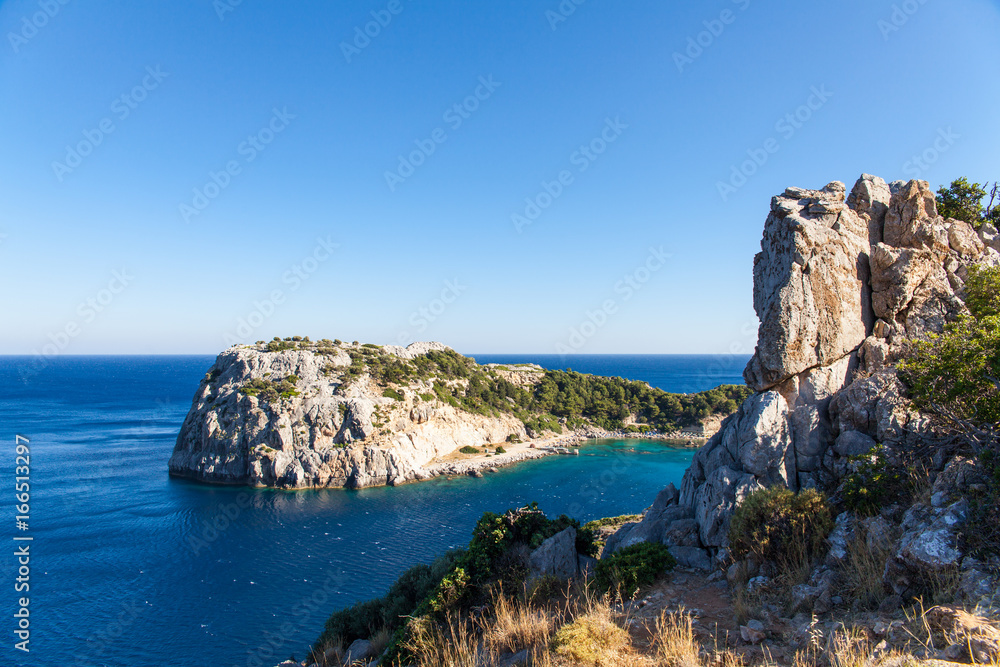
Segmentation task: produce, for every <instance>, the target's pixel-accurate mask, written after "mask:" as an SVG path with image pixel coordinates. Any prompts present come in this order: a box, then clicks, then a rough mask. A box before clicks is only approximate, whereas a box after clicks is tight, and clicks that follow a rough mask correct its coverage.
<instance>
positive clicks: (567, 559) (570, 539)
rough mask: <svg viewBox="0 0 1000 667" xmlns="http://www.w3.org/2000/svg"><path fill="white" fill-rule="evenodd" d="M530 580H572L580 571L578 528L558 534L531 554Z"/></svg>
mask: <svg viewBox="0 0 1000 667" xmlns="http://www.w3.org/2000/svg"><path fill="white" fill-rule="evenodd" d="M529 564H530V566H531V574H530V577H529V579H536V578H538V577H545V576H550V577H557V578H559V579H572V578H573V577H575V576H576V575H577V572H578V571H579V562H578V557H577V553H576V528H573V527H570V528H567V529H566V530H563V531H561V532H559V533H556V534H555V535H553V536H552V537H550V538H549V539H547V540H545V541H544V542H542V544H541V545H540V546H539V547H538V548H537V549H535V550H534V551H533V552H531V556H530V557H529Z"/></svg>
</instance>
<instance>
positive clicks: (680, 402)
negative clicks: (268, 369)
mask: <svg viewBox="0 0 1000 667" xmlns="http://www.w3.org/2000/svg"><path fill="white" fill-rule="evenodd" d="M258 346H260V347H262V348H263V349H266V350H267V351H273V352H280V351H284V350H292V349H296V350H306V351H310V352H313V353H315V354H319V355H325V356H333V355H335V354H337V353H338V352H346V353H347V354H348V355H349V356H350V358H351V363H350V365H349V366H348V367H347V368H346V369H344V368H343V367H337V366H328V367H327V368H326V372H327V373H328V374H330V375H331V376H333V375H339V377H340V380H341V382H342V387H346V386H349V385H350V383H352V382H354V381H356V380H357V379H359V378H361V377H362V376H363V375H366V374H367V375H368V376H369V377H370V378H371V379H372V380H373V381H375V382H376V383H377V384H379V385H381V386H383V387H384V388H383V390H382V393H383V395H384V396H387V397H390V398H395V399H397V400H402V396H403V395H402V393H400V391H399V389H398V388H399V387H400V386H403V385H409V384H411V383H413V382H416V381H418V380H419V381H422V382H425V383H429V384H430V385H431V387H432V389H433V393H423V394H421V395H420V397H421V398H422V399H423V400H425V401H427V400H434V399H437V400H440V401H441V402H443V403H446V404H448V405H451V406H453V407H455V408H459V409H461V410H465V411H467V412H471V413H473V414H480V415H487V416H493V417H495V416H499V415H501V414H512V415H514V416H516V417H517V418H518V419H520V420H521V421H522V422H523V423H524V425H525V427H526V428H527V429H528V430H529V431H531V432H533V433H541V432H543V431H553V432H556V433H561V432H562V430H563V429H562V424H566V425H567V426H568V427H569V428H576V427H579V426H585V425H588V424H592V425H594V426H597V427H599V428H603V429H607V430H620V429H623V428H626V426H625V425H626V423H628V422H629V421H630V420H631V419H634V420H636V421H637V422H638V423H639V424H641V426H633V427H632V429H633V430H658V431H671V430H676V429H678V428H682V427H684V426H691V425H694V424H696V423H699V422H700V421H702V420H704V419H705V418H707V417H710V416H712V415H728V414H731V413H733V412H735V411H736V410H737V408H738V407H739V405H740V403H742V402H743V401H744V400H745V399H746V398H747V397H748V396H749V395H750V394H751V393H752V392H751V391H750V389H749V388H747V387H746V386H743V385H722V386H720V387H717V388H715V389H710V390H708V391H703V392H700V393H697V394H671V393H668V392H665V391H663V390H660V389H655V388H653V387H651V386H649V385H648V384H646V383H644V382H636V381H631V380H625V379H623V378H613V377H603V376H597V375H586V374H583V373H576V372H573V371H550V370H546V371H538V370H536V369H533V368H531V367H506V368H504V367H500V368H501V369H503V370H506V371H507V373H504V372H501V370H498V368H496V367H489V366H480V365H479V364H477V363H476V360H475V359H473V358H471V357H465V356H462V355H461V354H459V353H457V352H455V351H454V350H443V351H439V350H432V351H430V352H428V353H426V354H423V355H420V356H418V357H415V358H414V359H401V358H400V357H397V356H396V355H394V354H390V353H388V352H387V351H385V350H384V349H382V348H381V347H379V346H377V345H372V344H370V343H367V344H365V345H357V344H354V345H351V346H344V347H342V346H343V343H341V342H340V341H331V340H328V339H323V340H320V341H317V342H312V341H310V340H309V338H308V337H301V336H293V337H289V338H285V339H275V340H272V341H271V342H270V343H266V344H265V343H264V342H258ZM510 371H514V372H521V373H526V374H539V375H540V379H539V381H538V382H537V383H536V384H534V385H532V384H531V383H526V384H524V385H522V384H515V383H513V382H511V381H510V380H509V379H507V377H505V375H509V372H510ZM250 389H251V391H253V389H254V388H253V387H251V388H250ZM257 390H258V391H260V390H261V389H260V388H258V389H257ZM244 393H247V392H244ZM279 393H280V392H279ZM251 395H253V394H251Z"/></svg>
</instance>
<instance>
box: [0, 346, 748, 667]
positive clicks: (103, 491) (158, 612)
mask: <svg viewBox="0 0 1000 667" xmlns="http://www.w3.org/2000/svg"><path fill="white" fill-rule="evenodd" d="M481 359H482V360H485V359H486V358H485V357H482V358H481ZM493 359H495V358H493ZM608 359H613V358H601V359H592V360H590V363H591V365H589V366H588V361H587V359H586V358H585V357H580V358H578V359H572V360H571V365H572V367H573V368H574V369H579V370H590V371H592V372H605V373H607V374H623V375H626V376H628V377H630V378H634V379H640V380H646V381H648V382H650V383H652V384H654V385H657V386H662V387H665V388H671V389H674V390H677V389H680V388H683V387H687V386H689V385H692V388H691V389H690V390H700V389H706V388H709V387H711V386H714V385H716V384H718V383H719V382H722V381H725V382H729V381H735V380H736V377H737V375H738V374H737V375H732V376H726V377H725V378H724V379H722V380H718V379H717V378H719V377H722V375H719V373H718V372H717V371H715V370H712V369H711V366H712V364H713V363H714V364H715V365H717V366H720V367H725V366H726V364H728V366H733V367H735V366H736V365H739V364H734V363H733V362H732V360H728V361H726V360H727V358H725V357H722V358H711V357H699V358H696V359H695V358H688V360H686V361H685V360H683V358H679V357H646V358H645V359H646V360H647V361H645V362H643V361H641V359H640V358H638V357H636V358H631V359H632V360H631V361H629V362H628V363H624V364H622V365H621V368H620V369H619V370H617V371H616V370H614V367H613V364H611V362H610V361H608ZM531 360H534V361H538V362H539V363H544V357H534V358H532V359H531ZM212 361H213V359H212V358H211V357H67V358H60V359H55V360H50V361H49V362H48V364H47V366H46V367H45V368H43V369H41V370H39V371H38V372H34V371H30V370H29V372H28V373H27V374H25V372H24V371H25V368H26V360H24V359H20V358H16V357H6V358H4V357H0V424H2V425H3V428H2V432H0V451H2V457H0V471H2V472H0V475H2V476H3V478H4V479H5V480H6V481H4V482H3V483H2V484H0V488H5V489H8V491H6V492H4V493H2V494H0V510H2V512H0V516H2V517H5V518H4V520H3V521H2V522H0V527H2V526H4V525H6V527H3V528H0V539H3V540H5V541H7V543H8V545H9V549H7V550H4V554H5V555H4V556H2V557H0V590H3V591H6V593H4V594H3V595H0V615H2V618H3V619H6V620H3V621H0V636H2V637H3V638H4V640H3V646H2V648H0V664H3V665H53V666H55V665H79V666H85V665H139V666H145V665H149V666H153V665H157V666H159V665H178V666H181V665H183V666H189V665H218V666H228V665H257V664H263V665H273V664H275V663H277V662H279V661H280V660H282V659H285V658H287V657H289V656H290V655H291V654H293V653H294V654H295V655H296V656H298V657H300V658H301V657H302V656H303V655H304V653H305V648H306V647H307V646H308V645H309V644H310V643H311V641H312V640H313V639H315V638H316V636H317V635H318V633H319V631H320V629H321V627H322V624H323V621H324V620H325V619H326V617H327V616H328V615H329V613H330V612H331V611H333V610H335V609H337V608H339V607H342V606H345V605H348V604H350V603H352V602H354V601H356V600H359V599H363V598H368V597H372V596H374V595H378V594H380V593H382V592H384V590H385V589H386V588H387V587H388V585H389V584H390V583H391V582H392V581H393V580H394V579H395V577H396V576H397V575H398V574H399V573H400V572H402V571H403V570H404V569H406V568H407V567H408V566H410V565H412V564H414V563H416V562H420V561H424V562H429V561H430V560H432V559H433V558H434V557H435V556H436V555H437V554H439V553H441V552H442V551H443V550H445V549H448V548H450V547H455V546H460V545H463V544H465V543H466V542H467V541H468V538H469V532H470V530H471V528H472V526H473V524H474V523H475V521H476V519H477V518H478V517H479V516H480V515H481V514H482V513H483V512H484V511H487V510H494V511H503V510H504V509H506V508H508V507H512V506H517V505H521V504H524V503H526V502H529V501H532V500H538V501H540V502H541V503H542V507H543V509H545V510H546V511H547V512H549V513H555V514H558V513H564V512H565V513H568V514H571V515H573V516H575V517H578V518H580V519H582V520H589V519H593V518H597V517H602V516H609V515H617V514H624V513H634V512H639V511H641V510H642V509H643V508H645V507H646V506H648V505H649V504H650V502H651V501H652V500H653V498H654V496H655V495H656V493H657V492H658V491H659V490H660V489H661V488H662V487H663V486H665V485H666V484H667V483H668V482H671V481H673V482H678V481H679V480H680V477H681V475H682V473H683V471H684V469H685V468H686V467H687V464H688V462H689V460H690V458H691V453H690V452H688V451H683V450H676V449H671V448H669V447H665V446H662V445H658V444H655V443H648V442H642V441H602V442H596V443H594V444H591V445H589V446H587V447H585V448H584V449H583V450H582V456H580V457H550V458H547V459H543V460H539V461H534V462H528V463H525V464H523V465H521V466H518V467H516V468H513V469H507V470H504V471H501V472H500V473H499V474H496V475H490V476H487V477H486V478H485V479H479V480H477V479H471V478H463V479H456V480H435V481H432V482H427V483H423V484H416V485H410V486H405V487H401V488H394V489H369V490H364V491H341V490H333V491H308V492H295V493H287V492H274V491H250V490H245V489H239V488H220V487H209V486H202V485H198V484H194V483H190V482H185V481H180V480H173V479H170V478H169V477H168V476H167V473H166V464H167V459H168V458H169V456H170V452H171V450H172V448H173V444H174V439H175V437H176V433H177V430H178V428H179V426H180V424H181V422H182V420H183V418H184V415H185V414H186V412H187V410H188V407H189V404H190V400H191V396H192V394H193V392H194V390H195V388H196V387H197V384H198V381H199V379H200V378H201V376H202V375H203V374H204V373H205V371H206V369H207V368H208V367H209V366H210V365H211V363H212ZM644 364H645V365H644ZM699 367H700V368H702V369H704V370H703V371H699ZM741 367H742V366H741V365H740V368H741ZM597 369H602V370H600V371H598V370H597ZM669 369H674V370H669ZM675 372H676V373H677V376H676V377H672V375H673V374H674V373H675ZM699 378H701V380H703V381H702V383H701V384H697V383H698V382H699V381H701V380H699ZM709 378H711V379H709ZM693 385H697V386H693ZM18 433H19V434H23V435H25V436H27V437H29V438H30V439H31V487H32V488H31V493H32V495H31V514H30V530H29V532H27V533H21V532H18V531H17V530H15V526H14V515H15V510H14V498H13V495H14V492H13V477H14V465H15V464H14V439H15V438H14V436H15V434H18ZM15 534H17V535H30V536H32V537H33V538H34V541H33V542H32V543H31V547H30V548H31V563H30V566H31V574H30V577H31V578H30V586H31V590H30V599H31V604H30V610H31V617H30V618H31V631H32V634H31V644H30V646H31V649H32V650H31V653H30V654H27V655H25V654H23V653H21V652H19V651H15V650H14V649H13V643H14V638H13V635H12V632H13V629H14V625H13V619H12V615H13V613H14V612H15V610H16V607H15V604H16V602H15V593H14V592H13V584H14V578H15V577H16V576H17V573H16V564H15V558H14V557H13V555H12V553H13V551H14V544H15V543H14V541H13V539H12V538H13V537H14V536H15ZM199 540H200V541H199ZM282 628H284V631H282Z"/></svg>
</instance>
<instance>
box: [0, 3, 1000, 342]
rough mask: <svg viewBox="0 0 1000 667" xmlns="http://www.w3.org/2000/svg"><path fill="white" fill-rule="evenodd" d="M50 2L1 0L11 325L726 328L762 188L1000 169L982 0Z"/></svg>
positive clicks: (752, 244)
mask: <svg viewBox="0 0 1000 667" xmlns="http://www.w3.org/2000/svg"><path fill="white" fill-rule="evenodd" d="M63 2H65V4H62V3H61V2H60V1H59V0H41V2H39V0H33V1H32V0H7V1H5V2H2V3H0V35H2V36H3V40H2V43H0V96H2V98H0V235H2V236H0V281H2V284H3V286H4V289H3V290H2V293H0V312H2V314H3V318H2V319H3V326H2V328H0V353H6V354H37V353H43V352H45V353H60V354H90V353H214V352H217V351H218V350H220V349H222V348H224V347H226V346H227V345H228V344H229V343H230V342H232V341H233V340H248V341H253V340H258V339H264V340H267V339H270V338H271V337H273V336H276V335H279V336H286V335H309V336H311V337H313V338H321V337H329V338H341V339H344V340H361V341H371V342H379V343H397V342H403V343H405V342H410V341H412V340H427V339H434V340H441V341H443V342H446V343H448V344H450V345H452V346H453V347H455V348H456V349H459V350H461V351H464V352H480V353H483V352H498V353H499V352H540V353H552V352H557V351H572V352H577V353H615V352H621V353H700V352H704V353H725V352H740V353H747V352H750V351H752V346H753V343H754V340H755V337H756V336H755V331H756V318H755V315H754V313H753V309H752V303H751V298H752V274H751V271H752V264H753V255H754V253H755V252H756V251H757V250H758V249H759V241H760V236H761V231H762V226H763V222H764V219H765V218H766V216H767V212H768V205H769V200H770V197H771V196H772V195H774V194H776V193H778V192H780V191H781V190H783V189H784V188H785V187H786V186H789V185H797V186H803V187H821V186H822V185H824V184H826V183H827V182H829V181H832V180H843V181H845V182H847V183H848V187H850V185H851V184H852V183H853V182H854V180H855V179H857V177H858V176H859V175H860V174H861V173H863V172H868V173H874V174H878V175H880V176H883V177H884V178H886V179H888V180H893V179H899V178H911V177H920V178H924V179H926V180H929V181H930V182H931V184H932V185H933V186H934V187H935V188H936V187H938V186H939V185H941V184H942V183H945V182H948V181H950V180H951V179H953V178H955V177H957V176H960V175H968V176H969V177H971V178H973V179H976V180H980V181H982V180H985V179H993V178H998V177H1000V173H998V172H1000V163H998V160H997V157H996V156H997V155H998V153H1000V151H998V148H1000V126H998V125H997V123H996V113H997V112H996V110H997V108H998V106H1000V105H998V102H1000V79H998V77H997V76H996V72H997V66H998V64H1000V39H998V38H997V35H998V34H1000V7H998V3H997V2H988V1H986V0H951V1H949V2H944V1H943V0H925V1H924V2H923V3H921V2H919V1H918V0H909V1H908V2H906V3H902V2H890V1H887V0H866V1H864V2H862V1H860V0H842V1H841V2H836V3H831V2H827V3H798V2H796V3H791V2H781V3H773V2H772V3H764V2H761V1H759V0H738V1H736V2H734V1H732V0H715V1H713V2H707V3H680V2H663V1H662V0H661V1H658V2H654V1H652V0H635V1H633V2H628V3H610V2H599V1H598V0H587V1H586V2H582V3H581V4H579V5H576V4H575V3H574V2H573V0H567V2H564V3H562V5H560V2H559V1H558V0H549V1H529V2H524V3H469V2H459V1H458V0H435V2H416V1H414V0H397V1H396V2H389V1H388V0H386V1H383V0H377V1H369V0H365V1H356V2H351V3H327V2H309V1H303V2H295V3H277V2H264V1H263V0H243V1H242V2H240V3H239V4H231V3H235V0H219V1H218V2H215V3H213V2H212V1H211V0H198V1H191V0H187V1H178V0H172V1H170V2H167V1H166V0H150V1H144V2H141V3H140V2H125V1H120V2H111V1H104V2H79V1H72V0H63ZM508 4H510V5H514V6H507V5H508ZM560 7H562V13H559V12H560ZM571 8H572V9H573V11H572V13H570V12H569V11H568V10H569V9H571ZM46 12H47V13H46ZM373 12H374V14H373ZM377 20H381V22H382V23H383V24H384V25H380V24H378V23H372V22H373V21H377ZM366 29H367V31H368V32H369V33H370V35H374V36H363V35H364V32H365V30H366ZM359 35H360V36H359ZM355 40H356V41H355ZM699 41H700V42H701V45H700V46H698V42H699ZM345 44H347V45H352V46H349V47H345ZM692 45H695V46H692ZM678 53H679V54H681V55H682V56H683V57H679V56H677V55H676V54H678ZM477 95H478V97H477ZM810 104H811V105H812V108H811V109H810V108H808V105H810ZM456 105H459V109H458V110H456V108H455V107H456ZM803 105H806V106H805V108H803ZM788 114H792V119H793V120H792V121H788V120H787V119H786V120H785V121H783V122H782V123H781V124H779V121H782V119H785V118H786V116H787V115H788ZM795 114H798V115H799V118H798V119H797V120H796V119H795ZM107 130H110V132H109V131H107ZM769 140H770V141H769ZM935 142H937V148H935ZM765 146H767V147H769V148H770V149H771V151H770V152H768V151H767V150H764V148H765ZM431 149H433V150H431ZM583 149H585V150H583ZM939 149H943V150H939ZM414 151H418V152H417V153H414ZM925 152H926V155H927V156H928V157H930V158H933V160H931V161H930V163H928V164H919V165H918V164H916V163H913V162H912V160H911V158H912V157H913V156H915V155H922V154H925ZM754 155H756V156H757V158H758V161H762V156H766V162H764V163H763V164H762V165H760V166H757V165H751V166H752V167H753V169H750V168H747V171H752V172H754V173H752V175H750V176H749V177H748V178H746V179H745V183H744V182H743V180H742V179H741V178H739V177H737V178H736V179H735V180H732V181H731V180H730V179H731V177H732V170H733V167H734V165H735V166H739V165H741V164H742V163H744V162H745V161H746V160H748V159H751V157H752V156H754ZM400 156H403V157H404V158H405V160H406V162H407V163H408V164H406V165H402V166H401V165H400ZM411 157H412V158H413V159H412V161H411ZM227 170H228V171H227ZM411 171H412V173H411ZM387 172H388V173H394V174H395V177H391V178H387ZM213 175H214V176H213ZM213 178H214V180H213ZM560 179H562V182H560ZM388 181H391V183H390V182H388ZM720 182H728V183H729V184H730V186H732V190H727V191H726V193H725V196H723V195H722V194H720V188H719V183H720ZM737 185H738V187H736V186H737ZM223 186H224V187H223ZM199 197H201V198H199ZM527 200H533V201H534V205H535V206H538V208H537V210H535V209H533V208H532V206H531V204H530V203H529V201H527ZM185 206H186V207H188V208H184V207H185ZM515 214H516V215H519V216H521V217H520V218H514V219H512V216H514V215H515ZM518 221H520V222H518ZM116 272H117V273H116ZM46 346H48V347H46Z"/></svg>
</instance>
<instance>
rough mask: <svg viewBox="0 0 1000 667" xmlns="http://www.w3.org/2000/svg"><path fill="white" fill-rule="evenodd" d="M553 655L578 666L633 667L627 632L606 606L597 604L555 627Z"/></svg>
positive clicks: (630, 643) (629, 639)
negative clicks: (625, 666) (562, 624)
mask: <svg viewBox="0 0 1000 667" xmlns="http://www.w3.org/2000/svg"><path fill="white" fill-rule="evenodd" d="M552 649H553V651H554V653H555V654H556V655H557V656H560V657H563V658H568V659H569V660H571V661H572V662H573V663H575V664H578V665H587V666H588V667H612V666H614V665H629V664H635V663H634V660H631V656H632V654H633V651H632V642H631V638H630V637H629V634H628V632H627V631H626V630H625V629H623V628H622V627H620V626H619V625H618V624H617V623H615V619H614V617H613V615H612V613H611V609H610V607H609V606H606V605H604V606H602V605H598V606H595V608H594V609H592V610H591V611H589V612H588V613H586V614H584V615H582V616H580V617H578V618H576V619H575V620H573V621H572V622H570V623H567V624H566V625H564V626H563V627H561V628H559V630H558V631H557V632H556V634H555V637H553V639H552Z"/></svg>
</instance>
